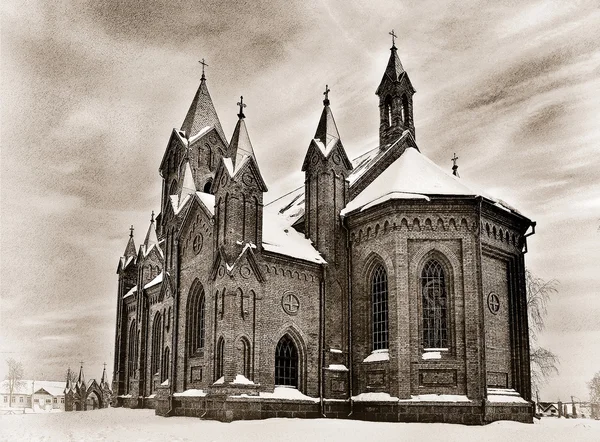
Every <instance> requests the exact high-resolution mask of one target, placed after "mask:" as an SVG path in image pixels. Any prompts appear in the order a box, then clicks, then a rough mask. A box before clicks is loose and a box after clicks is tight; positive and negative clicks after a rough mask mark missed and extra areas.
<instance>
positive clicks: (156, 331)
mask: <svg viewBox="0 0 600 442" xmlns="http://www.w3.org/2000/svg"><path fill="white" fill-rule="evenodd" d="M162 331H163V326H162V317H161V314H160V312H156V314H155V315H154V321H153V322H152V355H151V359H150V375H151V379H154V376H155V375H158V374H160V373H159V371H160V359H161V353H162ZM152 385H154V384H153V383H152Z"/></svg>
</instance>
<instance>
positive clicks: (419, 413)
mask: <svg viewBox="0 0 600 442" xmlns="http://www.w3.org/2000/svg"><path fill="white" fill-rule="evenodd" d="M157 399H158V395H157ZM157 399H155V404H156V414H157V415H160V416H188V417H198V418H202V419H211V420H218V421H221V422H231V421H234V420H250V419H267V418H273V417H286V418H332V419H357V420H365V421H377V422H421V423H433V422H438V423H449V424H464V425H483V424H487V423H490V422H494V421H497V420H512V421H516V422H523V423H532V421H533V412H534V407H533V405H531V404H530V405H525V404H490V403H488V402H485V403H483V404H482V403H481V402H480V403H476V402H475V401H473V402H471V403H460V402H458V403H457V402H419V403H402V402H400V403H396V402H354V401H352V402H350V401H340V400H327V399H326V400H324V401H323V406H322V407H321V403H320V402H313V401H305V400H281V399H266V398H258V397H256V398H254V397H243V398H240V397H228V396H213V395H210V396H204V397H173V398H172V402H169V397H168V395H166V397H165V398H163V399H162V400H157ZM171 405H172V407H171Z"/></svg>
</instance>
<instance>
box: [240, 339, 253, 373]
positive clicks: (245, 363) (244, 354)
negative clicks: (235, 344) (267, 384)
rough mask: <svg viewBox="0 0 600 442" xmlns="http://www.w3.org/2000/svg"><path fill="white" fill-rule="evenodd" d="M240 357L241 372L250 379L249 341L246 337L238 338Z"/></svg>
mask: <svg viewBox="0 0 600 442" xmlns="http://www.w3.org/2000/svg"><path fill="white" fill-rule="evenodd" d="M239 349H240V353H241V354H240V357H241V363H242V374H243V375H244V376H245V377H246V378H248V379H250V342H248V340H247V339H246V338H242V339H240V346H239Z"/></svg>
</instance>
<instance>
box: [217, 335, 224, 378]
mask: <svg viewBox="0 0 600 442" xmlns="http://www.w3.org/2000/svg"><path fill="white" fill-rule="evenodd" d="M224 356H225V340H224V339H223V338H219V342H218V343H217V355H216V360H215V380H218V379H219V378H221V377H222V376H223V375H224V373H225V371H224Z"/></svg>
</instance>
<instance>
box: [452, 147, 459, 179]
mask: <svg viewBox="0 0 600 442" xmlns="http://www.w3.org/2000/svg"><path fill="white" fill-rule="evenodd" d="M451 160H452V175H454V176H456V177H457V176H459V175H458V165H457V164H456V161H457V160H458V157H457V156H456V152H455V153H454V155H453V156H452V158H451Z"/></svg>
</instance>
